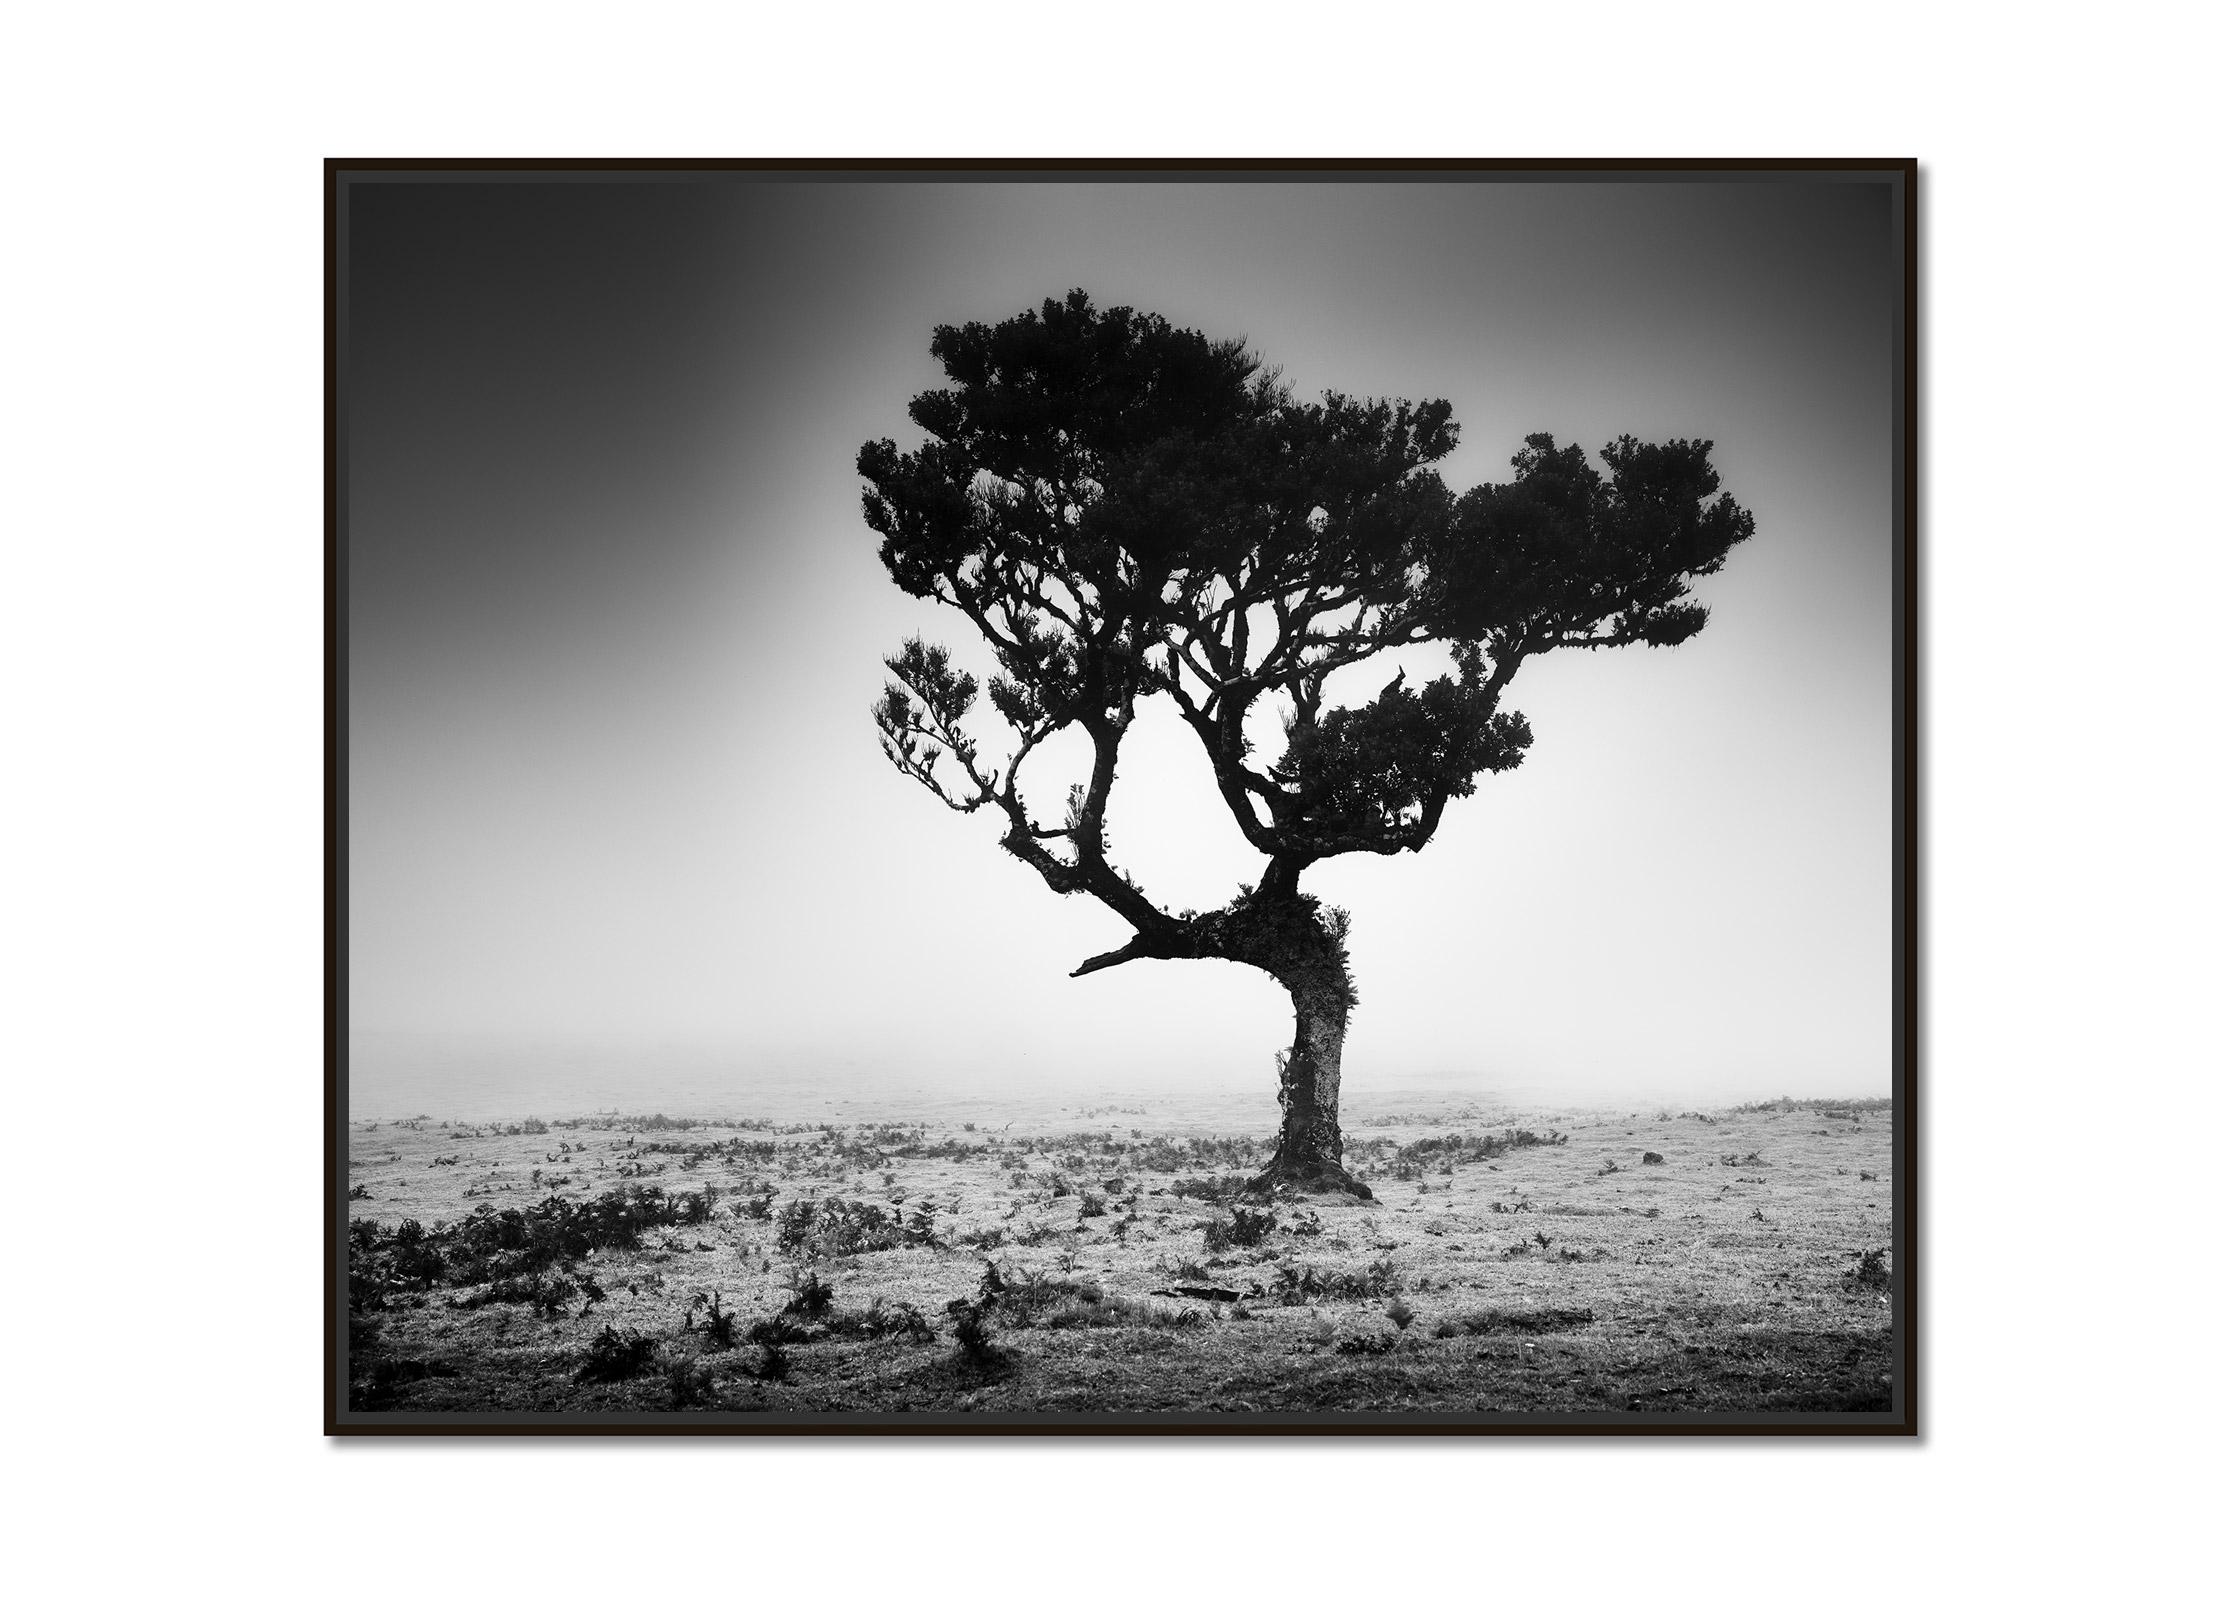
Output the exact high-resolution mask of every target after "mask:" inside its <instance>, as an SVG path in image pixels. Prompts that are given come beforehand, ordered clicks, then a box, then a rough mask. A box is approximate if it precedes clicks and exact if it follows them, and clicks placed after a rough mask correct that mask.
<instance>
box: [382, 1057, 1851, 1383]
mask: <svg viewBox="0 0 2240 1600" xmlns="http://www.w3.org/2000/svg"><path fill="white" fill-rule="evenodd" d="M1364 1102H1365V1103H1364V1104H1363V1105H1362V1107H1361V1108H1360V1109H1358V1110H1357V1111H1356V1112H1355V1114H1354V1116H1353V1118H1352V1119H1351V1120H1350V1121H1349V1122H1348V1124H1347V1134H1348V1143H1347V1164H1348V1166H1349V1167H1350V1168H1351V1169H1352V1170H1353V1172H1354V1173H1355V1174H1356V1175H1357V1176H1359V1177H1361V1178H1363V1179H1364V1180H1366V1181H1367V1182H1368V1184H1369V1185H1370V1187H1371V1188H1372V1189H1373V1190H1374V1191H1375V1193H1376V1203H1374V1204H1370V1203H1363V1202H1357V1201H1351V1200H1346V1199H1343V1198H1342V1197H1338V1198H1332V1199H1319V1198H1318V1199H1314V1200H1298V1201H1290V1202H1283V1203H1279V1204H1276V1205H1273V1206H1260V1205H1254V1204H1252V1203H1250V1202H1249V1201H1247V1200H1246V1199H1244V1198H1243V1197H1242V1195H1241V1193H1240V1191H1241V1189H1242V1186H1243V1182H1244V1180H1245V1179H1246V1178H1247V1177H1248V1176H1250V1174H1251V1173H1252V1172H1254V1171H1256V1170H1257V1169H1258V1167H1259V1166H1260V1165H1261V1163H1262V1162H1263V1161H1264V1160H1265V1159H1266V1155H1267V1150H1268V1143H1267V1138H1266V1135H1267V1134H1268V1133H1269V1132H1271V1131H1272V1122H1273V1115H1272V1107H1268V1106H1264V1105H1257V1104H1247V1103H1245V1102H1241V1101H1240V1102H1239V1103H1238V1104H1237V1106H1236V1107H1235V1109H1234V1110H1233V1111H1227V1112H1209V1111H1208V1110H1206V1109H1205V1108H1204V1107H1202V1106H1193V1107H1189V1108H1182V1109H1178V1108H1177V1107H1173V1106H1166V1107H1162V1104H1161V1103H1159V1102H1147V1103H1144V1104H1140V1105H1127V1106H1120V1105H1112V1106H1099V1107H1092V1108H1076V1109H1071V1110H1066V1111H1058V1112H1053V1111H1048V1110H1045V1111H1043V1112H1042V1113H1040V1114H1039V1115H1025V1114H1021V1115H1015V1116H1012V1117H1010V1119H1009V1120H1007V1121H1006V1122H1005V1123H1004V1124H1002V1125H1000V1126H990V1125H989V1123H988V1121H987V1120H985V1118H981V1119H978V1120H969V1121H950V1122H934V1121H925V1120H918V1121H911V1122H907V1123H905V1122H886V1123H860V1124H854V1125H839V1124H833V1123H820V1124H808V1123H775V1122H769V1121H738V1122H695V1121H678V1120H673V1119H670V1118H666V1117H649V1118H634V1117H623V1116H600V1117H595V1118H586V1119H578V1120H571V1121H565V1122H553V1123H549V1124H547V1123H543V1122H539V1121H536V1120H534V1119H531V1120H529V1121H526V1122H522V1123H509V1124H492V1123H479V1124H465V1123H456V1122H437V1121H432V1120H428V1119H425V1118H414V1119H410V1120H407V1121H400V1122H382V1123H371V1122H361V1123H354V1124H353V1125H352V1127H351V1129H350V1139H349V1167H350V1170H349V1181H350V1184H351V1191H350V1195H351V1198H350V1244H349V1268H350V1289H351V1315H350V1333H351V1345H350V1363H349V1371H350V1386H351V1408H352V1410H353V1411H393V1410H401V1411H408V1412H440V1413H456V1412H491V1411H520V1412H586V1411H593V1412H664V1413H673V1412H678V1411H684V1412H733V1413H737V1412H810V1413H814V1412H905V1411H908V1412H925V1411H932V1412H970V1413H977V1414H986V1413H1001V1412H1087V1411H1094V1412H1235V1413H1282V1412H1301V1411H1310V1412H1329V1411H1348V1412H1362V1411H1366V1412H1395V1411H1401V1412H1405V1411H1443V1412H1469V1411H1494V1412H1509V1413H1514V1412H1540V1413H1546V1412H1565V1413H1576V1412H1601V1413H1642V1412H1648V1413H1702V1412H1735V1411H1741V1412H1753V1413H1764V1412H1829V1411H1845V1412H1871V1411H1885V1410H1888V1409H1889V1407H1890V1404H1891V1357H1892V1349H1891V1301H1890V1282H1889V1276H1888V1270H1889V1250H1890V1246H1891V1225H1892V1219H1891V1188H1890V1159H1891V1150H1892V1142H1891V1118H1890V1110H1889V1105H1888V1103H1887V1102H1886V1101H1793V1102H1792V1101H1783V1102H1775V1103H1771V1104H1767V1105H1761V1106H1752V1107H1741V1108H1735V1109H1731V1110H1722V1111H1714V1112H1694V1111H1691V1112H1684V1113H1675V1112H1671V1111H1656V1110H1649V1111H1642V1112H1634V1113H1630V1114H1629V1113H1626V1112H1623V1111H1613V1110H1602V1111H1592V1112H1584V1113H1576V1112H1575V1113H1568V1114H1567V1113H1561V1112H1548V1113H1529V1114H1527V1113H1519V1112H1517V1111H1515V1110H1513V1109H1499V1110H1485V1109H1480V1108H1479V1107H1478V1106H1476V1105H1472V1104H1469V1103H1466V1102H1460V1101H1457V1102H1454V1103H1451V1104H1450V1103H1441V1102H1439V1101H1437V1100H1436V1099H1435V1098H1433V1097H1424V1096H1418V1097H1414V1099H1413V1100H1411V1101H1409V1102H1407V1103H1404V1104H1401V1103H1397V1102H1395V1103H1391V1104H1388V1105H1386V1106H1383V1107H1380V1105H1379V1104H1378V1102H1377V1101H1376V1099H1375V1098H1374V1097H1364Z"/></svg>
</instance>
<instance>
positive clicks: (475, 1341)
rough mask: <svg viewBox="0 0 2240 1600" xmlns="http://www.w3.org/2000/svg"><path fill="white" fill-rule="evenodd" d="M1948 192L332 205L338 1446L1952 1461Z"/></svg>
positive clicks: (1154, 170)
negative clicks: (1405, 1437) (1941, 828)
mask: <svg viewBox="0 0 2240 1600" xmlns="http://www.w3.org/2000/svg"><path fill="white" fill-rule="evenodd" d="M1915 178H1916V172H1915V164H1914V162H1913V161H1911V160H1826V161H1771V160H1769V161H1748V162H1745V161H1733V162H1697V163H1677V162H1671V161H1646V162H1617V161H1580V162H1553V161H1541V162H1536V163H1532V164H1523V163H1508V162H1500V161H1485V162H1415V163H1399V162H1350V163H1349V162H1319V163H1304V162H1298V163H1276V162H1264V163H1233V162H1214V161H1207V162H1199V163H1172V162H1169V163H1159V164H1127V163H1121V162H1107V163H1071V164H1064V165H1060V164H1054V163H1032V162H1017V163H995V162H987V163H945V164H933V163H923V162H920V163H891V164H873V163H864V162H856V163H842V162H829V163H812V162H800V163H792V164H777V163H754V162H676V163H583V162H579V163H570V164H560V163H522V162H515V163H474V162H434V161H407V162H389V161H377V160H335V161H331V162H329V163H328V166H327V171H326V184H327V197H328V213H327V214H328V223H329V227H328V239H327V250H328V256H327V260H328V382H329V390H328V408H329V409H328V450H329V457H328V460H329V473H328V479H329V503H328V539H329V552H330V553H329V574H330V578H329V596H328V603H329V623H328V631H329V683H328V688H329V717H330V722H329V729H330V734H329V740H328V748H329V763H330V764H329V773H328V806H329V822H328V828H329V831H328V841H329V844H328V848H329V912H328V916H329V922H328V929H327V939H328V983H329V1006H328V1025H329V1036H328V1040H327V1051H328V1055H327V1085H328V1087H327V1123H326V1128H325V1137H326V1141H327V1161H326V1198H325V1204H326V1224H327V1227H326V1237H327V1250H328V1257H327V1266H328V1271H327V1278H326V1292H327V1335H328V1338H327V1345H328V1349H327V1365H326V1394H325V1419H326V1429H327V1431H328V1432H329V1433H330V1434H340V1435H363V1434H419V1435H432V1434H458V1433H510V1434H615V1433H622V1434H738V1435H755V1434H799V1433H888V1434H899V1433H921V1432H934V1433H942V1432H947V1433H1015V1434H1043V1433H1048V1434H1068V1433H1129V1432H1136V1433H1142V1432H1163V1433H1203V1434H1211V1435H1222V1434H1241V1433H1279V1432H1280V1433H1302V1434H1333V1435H1336V1434H1373V1433H1386V1434H1393V1433H1413V1434H1440V1433H1474V1434H1630V1435H1641V1434H1708V1433H1725V1434H1758V1435H1831V1434H1832V1435H1857V1436H1871V1435H1912V1434H1915V1433H1917V1432H1918V1430H1919V1426H1920V1396H1921V1357H1920V1348H1919V1329H1920V1313H1919V1300H1918V1285H1919V1277H1918V1254H1919V1252H1918V1241H1919V1238H1920V1212H1919V1187H1918V1181H1917V1175H1918V1170H1919V1163H1918V1151H1919V1144H1918V1122H1917V1118H1918V1105H1919V1094H1918V1080H1917V1059H1916V1022H1915V991H1916V956H1915V927H1916V910H1915V900H1916V864H1915V860H1916V858H1915V830H1916V822H1915V814H1916V795H1917V781H1916V774H1915V751H1916V735H1915V706H1916V697H1917V687H1918V686H1917V674H1918V651H1917V645H1916V632H1915V610H1916V607H1915V568H1916V559H1915V558H1916V504H1915V501H1916V491H1915V472H1916V457H1917V439H1916V408H1915V392H1916V391H1915V385H1916V288H1915V282H1916V239H1915V215H1916V209H1915Z"/></svg>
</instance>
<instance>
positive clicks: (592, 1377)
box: [576, 1322, 653, 1383]
mask: <svg viewBox="0 0 2240 1600" xmlns="http://www.w3.org/2000/svg"><path fill="white" fill-rule="evenodd" d="M652 1364H653V1340H652V1339H650V1338H648V1337H647V1336H646V1335H644V1334H642V1333H628V1334H625V1333H617V1332H615V1329H614V1324H613V1323H611V1322H610V1323H608V1324H607V1325H606V1326H605V1327H603V1328H601V1329H600V1330H599V1336H598V1337H597V1338H595V1339H593V1340H592V1341H591V1348H590V1349H589V1350H587V1351H585V1352H584V1357H583V1364H582V1365H581V1366H579V1367H577V1368H576V1382H578V1383H620V1382H621V1381H622V1380H624V1379H625V1378H635V1377H637V1376H638V1375H639V1374H640V1373H642V1372H644V1371H645V1370H646V1368H648V1367H650V1366H651V1365H652Z"/></svg>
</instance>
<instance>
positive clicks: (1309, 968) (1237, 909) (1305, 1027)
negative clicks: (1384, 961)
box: [1007, 841, 1375, 1200]
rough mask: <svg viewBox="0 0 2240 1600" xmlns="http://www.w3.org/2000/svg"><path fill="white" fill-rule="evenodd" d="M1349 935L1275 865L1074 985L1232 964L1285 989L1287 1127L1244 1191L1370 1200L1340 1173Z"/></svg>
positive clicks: (1094, 963) (1148, 932)
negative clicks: (1134, 972) (1146, 965)
mask: <svg viewBox="0 0 2240 1600" xmlns="http://www.w3.org/2000/svg"><path fill="white" fill-rule="evenodd" d="M1007 843H1008V841H1007ZM1014 848H1016V847H1014ZM1345 933H1346V918H1345V914H1344V913H1343V912H1341V911H1337V910H1335V909H1329V908H1325V907H1324V906H1323V905H1322V903H1321V902H1320V901H1318V900H1316V899H1315V898H1314V897H1313V896H1312V895H1304V894H1301V893H1299V869H1298V867H1297V865H1296V864H1291V865H1285V864H1280V863H1279V864H1277V865H1275V866H1271V867H1270V868H1269V871H1268V874H1267V876H1266V877H1265V878H1263V879H1262V880H1261V883H1260V886H1259V887H1258V888H1256V889H1251V890H1248V891H1247V892H1245V893H1244V894H1241V895H1239V896H1238V897H1237V899H1236V900H1234V901H1233V902H1231V903H1230V904H1229V905H1227V906H1224V907H1223V908H1222V909H1221V910H1219V911H1213V912H1208V913H1207V914H1206V915H1204V916H1202V917H1201V916H1188V915H1186V916H1185V917H1184V919H1183V920H1182V921H1180V922H1179V923H1169V924H1167V925H1166V926H1161V927H1153V928H1147V929H1143V930H1141V931H1139V932H1138V933H1137V935H1136V937H1135V938H1133V939H1131V940H1130V941H1129V942H1128V943H1127V944H1125V945H1123V946H1122V947H1121V948H1120V949H1118V950H1112V951H1107V952H1106V953H1105V954H1103V955H1101V956H1092V957H1090V958H1089V959H1088V960H1087V961H1084V962H1082V963H1081V965H1080V966H1079V967H1077V968H1075V969H1074V976H1075V977H1080V976H1081V975H1082V974H1084V973H1089V972H1101V971H1103V970H1104V969H1105V968H1107V967H1116V966H1119V965H1121V964H1122V963H1123V962H1128V961H1141V960H1152V961H1208V960H1212V961H1235V962H1240V963H1242V964H1243V965H1245V966H1248V967H1257V968H1258V969H1259V970H1260V971H1262V972H1265V973H1267V974H1268V975H1269V976H1270V977H1272V978H1274V979H1275V980H1276V981H1277V982H1278V983H1280V984H1282V985H1283V987H1284V991H1285V992H1286V993H1287V994H1289V995H1290V996H1291V1007H1292V1012H1293V1015H1294V1017H1295V1018H1296V1019H1297V1024H1298V1025H1297V1028H1296V1030H1295V1031H1294V1032H1293V1034H1292V1037H1291V1048H1290V1050H1289V1051H1287V1052H1285V1053H1284V1055H1283V1057H1282V1061H1283V1066H1282V1070H1281V1072H1280V1074H1279V1075H1278V1080H1277V1086H1276V1099H1277V1102H1278V1103H1279V1104H1280V1105H1281V1106H1282V1107H1283V1129H1282V1131H1281V1132H1280V1133H1279V1134H1278V1135H1277V1137H1276V1153H1275V1158H1274V1159H1273V1160H1272V1161H1270V1162H1269V1163H1268V1167H1267V1170H1266V1171H1264V1172H1262V1173H1261V1174H1260V1175H1259V1176H1257V1177H1256V1178H1254V1179H1253V1180H1252V1182H1251V1183H1250V1185H1249V1186H1248V1187H1249V1189H1250V1190H1251V1192H1253V1193H1255V1194H1259V1195H1263V1196H1265V1195H1271V1194H1274V1193H1275V1192H1276V1191H1277V1190H1279V1189H1288V1190H1297V1191H1305V1192H1307V1193H1312V1194H1330V1193H1338V1192H1342V1193H1345V1194H1351V1195H1358V1196H1359V1197H1360V1198H1362V1199H1364V1200H1373V1199H1374V1198H1375V1196H1373V1195H1372V1194H1370V1192H1369V1186H1368V1185H1367V1184H1365V1183H1363V1182H1361V1181H1360V1180H1359V1179H1358V1178H1356V1177H1354V1176H1353V1174H1351V1173H1350V1172H1348V1171H1346V1169H1345V1160H1344V1149H1343V1144H1342V1141H1341V1139H1340V1136H1339V1133H1338V1062H1339V1058H1340V1057H1341V1055H1342V1054H1343V1053H1344V1050H1345V1042H1346V1018H1347V1017H1348V1016H1349V1015H1350V1014H1351V1013H1352V1011H1353V1003H1354V994H1353V978H1352V977H1351V975H1350V974H1348V972H1347V971H1346V942H1345Z"/></svg>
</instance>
